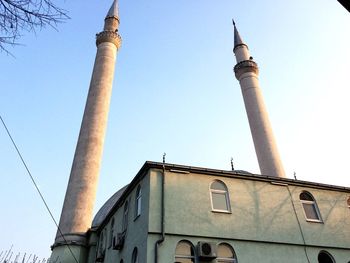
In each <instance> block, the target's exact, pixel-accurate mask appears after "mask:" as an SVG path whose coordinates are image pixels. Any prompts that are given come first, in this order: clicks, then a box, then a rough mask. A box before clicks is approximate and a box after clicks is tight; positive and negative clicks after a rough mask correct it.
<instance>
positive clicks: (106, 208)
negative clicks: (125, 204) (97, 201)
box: [91, 185, 128, 228]
mask: <svg viewBox="0 0 350 263" xmlns="http://www.w3.org/2000/svg"><path fill="white" fill-rule="evenodd" d="M127 186H128V185H126V186H124V187H123V188H121V189H119V190H118V191H117V192H115V193H114V194H113V195H112V196H111V197H110V198H109V199H108V200H107V202H106V203H104V205H103V206H102V207H101V208H100V210H98V212H97V213H96V215H95V217H94V219H93V220H92V224H91V227H92V228H94V227H98V226H99V225H100V224H101V223H102V222H103V220H104V219H105V218H106V216H107V215H108V214H109V212H110V211H111V210H112V208H113V206H114V204H116V203H117V202H118V200H119V198H120V197H121V196H122V194H123V193H124V191H125V190H126V188H127Z"/></svg>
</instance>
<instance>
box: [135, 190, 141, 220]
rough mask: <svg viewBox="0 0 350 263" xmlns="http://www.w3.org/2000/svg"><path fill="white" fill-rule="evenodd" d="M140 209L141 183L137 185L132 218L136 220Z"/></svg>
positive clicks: (139, 214)
mask: <svg viewBox="0 0 350 263" xmlns="http://www.w3.org/2000/svg"><path fill="white" fill-rule="evenodd" d="M141 209H142V188H141V185H139V186H138V187H137V190H136V195H135V215H134V220H136V219H137V218H138V217H139V216H141Z"/></svg>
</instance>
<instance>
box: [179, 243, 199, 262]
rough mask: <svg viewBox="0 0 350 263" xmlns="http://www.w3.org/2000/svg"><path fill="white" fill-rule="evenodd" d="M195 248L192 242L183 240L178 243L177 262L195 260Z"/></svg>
mask: <svg viewBox="0 0 350 263" xmlns="http://www.w3.org/2000/svg"><path fill="white" fill-rule="evenodd" d="M194 258H195V255H194V249H193V245H192V243H191V242H189V241H186V240H182V241H180V242H179V243H177V245H176V250H175V263H190V262H194Z"/></svg>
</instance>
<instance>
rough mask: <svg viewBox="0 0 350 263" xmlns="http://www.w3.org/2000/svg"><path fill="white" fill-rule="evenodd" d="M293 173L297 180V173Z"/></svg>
mask: <svg viewBox="0 0 350 263" xmlns="http://www.w3.org/2000/svg"><path fill="white" fill-rule="evenodd" d="M293 175H294V179H295V180H297V173H296V172H294V173H293Z"/></svg>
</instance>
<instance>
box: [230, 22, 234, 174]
mask: <svg viewBox="0 0 350 263" xmlns="http://www.w3.org/2000/svg"><path fill="white" fill-rule="evenodd" d="M232 20H233V19H232ZM231 169H232V171H234V170H235V167H234V166H233V158H232V157H231Z"/></svg>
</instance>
